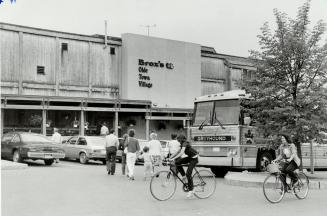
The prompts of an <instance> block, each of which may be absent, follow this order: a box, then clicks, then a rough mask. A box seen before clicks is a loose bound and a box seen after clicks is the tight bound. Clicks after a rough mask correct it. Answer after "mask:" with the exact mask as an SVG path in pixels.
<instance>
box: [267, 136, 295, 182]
mask: <svg viewBox="0 0 327 216" xmlns="http://www.w3.org/2000/svg"><path fill="white" fill-rule="evenodd" d="M280 138H281V142H282V144H281V145H280V146H279V148H278V150H277V153H278V157H277V158H276V159H275V160H273V162H278V161H281V160H283V159H284V160H286V163H285V164H284V166H283V168H282V170H281V172H282V174H283V177H284V178H283V180H282V181H283V184H284V185H285V186H286V185H287V184H286V174H288V175H289V176H290V178H291V180H292V185H295V184H296V183H297V181H298V179H297V176H296V175H295V173H294V170H296V169H298V168H299V166H300V163H301V161H300V158H299V157H298V155H297V149H296V146H295V145H294V144H293V143H291V141H290V138H289V137H288V136H287V135H285V134H281V135H280Z"/></svg>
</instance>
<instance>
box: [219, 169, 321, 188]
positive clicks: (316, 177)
mask: <svg viewBox="0 0 327 216" xmlns="http://www.w3.org/2000/svg"><path fill="white" fill-rule="evenodd" d="M305 174H306V175H307V176H308V178H309V186H310V188H311V189H318V190H319V189H324V190H327V171H315V172H314V174H311V173H310V172H307V171H305ZM267 175H268V173H267V172H263V173H260V172H248V171H243V172H228V173H227V174H226V176H225V181H224V182H225V183H226V184H229V185H235V186H242V187H262V183H263V181H264V179H265V178H266V176H267Z"/></svg>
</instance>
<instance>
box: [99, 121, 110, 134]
mask: <svg viewBox="0 0 327 216" xmlns="http://www.w3.org/2000/svg"><path fill="white" fill-rule="evenodd" d="M108 134H109V129H108V128H107V124H106V123H105V122H103V124H102V127H101V129H100V136H106V135H108Z"/></svg>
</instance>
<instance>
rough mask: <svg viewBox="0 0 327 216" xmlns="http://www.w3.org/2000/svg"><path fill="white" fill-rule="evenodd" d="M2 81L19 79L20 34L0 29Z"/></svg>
mask: <svg viewBox="0 0 327 216" xmlns="http://www.w3.org/2000/svg"><path fill="white" fill-rule="evenodd" d="M0 43H1V44H0V48H1V50H0V55H1V81H7V82H15V81H16V82H18V81H19V74H18V73H17V72H18V69H19V34H18V32H10V31H0Z"/></svg>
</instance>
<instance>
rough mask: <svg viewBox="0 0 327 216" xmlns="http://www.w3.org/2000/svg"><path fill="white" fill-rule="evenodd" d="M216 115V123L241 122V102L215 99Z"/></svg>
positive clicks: (214, 122)
mask: <svg viewBox="0 0 327 216" xmlns="http://www.w3.org/2000/svg"><path fill="white" fill-rule="evenodd" d="M214 116H216V117H217V120H215V119H214V120H213V124H214V125H219V123H218V121H220V122H221V124H223V125H225V124H239V116H240V102H239V101H238V100H220V101H215V109H214Z"/></svg>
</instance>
